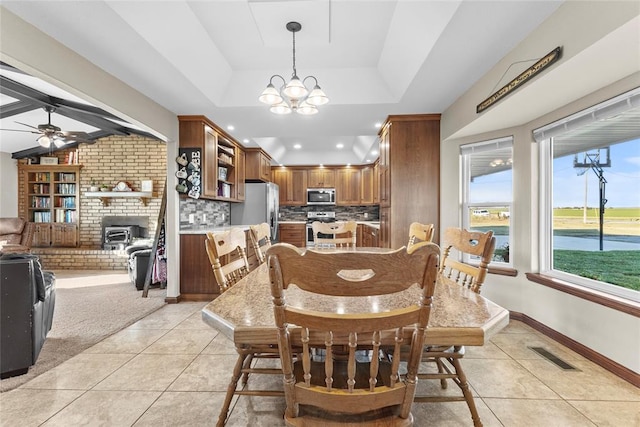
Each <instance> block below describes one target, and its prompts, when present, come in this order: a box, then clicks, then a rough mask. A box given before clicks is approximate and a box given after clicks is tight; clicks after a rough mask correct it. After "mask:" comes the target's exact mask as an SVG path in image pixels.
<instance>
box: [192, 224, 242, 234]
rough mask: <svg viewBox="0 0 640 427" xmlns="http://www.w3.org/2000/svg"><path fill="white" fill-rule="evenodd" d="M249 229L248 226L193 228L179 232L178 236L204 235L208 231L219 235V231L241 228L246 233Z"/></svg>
mask: <svg viewBox="0 0 640 427" xmlns="http://www.w3.org/2000/svg"><path fill="white" fill-rule="evenodd" d="M249 227H250V224H249V225H219V226H216V227H211V226H207V225H205V226H195V227H193V228H189V229H183V230H180V234H206V233H207V232H208V231H210V232H212V233H220V232H221V231H229V230H231V229H232V228H241V229H243V230H244V231H247V230H248V229H249Z"/></svg>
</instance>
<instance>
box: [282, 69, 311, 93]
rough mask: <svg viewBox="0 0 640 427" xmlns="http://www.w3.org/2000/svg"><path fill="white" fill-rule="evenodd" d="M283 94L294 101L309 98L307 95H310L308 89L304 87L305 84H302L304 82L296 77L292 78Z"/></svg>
mask: <svg viewBox="0 0 640 427" xmlns="http://www.w3.org/2000/svg"><path fill="white" fill-rule="evenodd" d="M282 92H283V93H284V94H285V95H287V96H288V97H289V98H293V99H300V98H304V97H305V96H307V93H309V91H308V90H307V88H306V87H305V86H304V84H302V82H301V81H300V79H299V78H298V76H296V75H294V76H293V77H291V80H290V81H289V83H287V85H286V86H285V87H284V89H283V90H282Z"/></svg>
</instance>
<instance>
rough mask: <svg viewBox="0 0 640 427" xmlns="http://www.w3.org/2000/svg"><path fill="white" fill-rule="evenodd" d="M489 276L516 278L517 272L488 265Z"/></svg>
mask: <svg viewBox="0 0 640 427" xmlns="http://www.w3.org/2000/svg"><path fill="white" fill-rule="evenodd" d="M489 274H497V275H498V276H511V277H516V276H517V275H518V270H516V269H515V268H509V267H491V265H489Z"/></svg>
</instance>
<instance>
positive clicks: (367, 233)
mask: <svg viewBox="0 0 640 427" xmlns="http://www.w3.org/2000/svg"><path fill="white" fill-rule="evenodd" d="M361 225H362V244H361V246H363V247H367V248H377V247H378V245H379V242H378V229H377V228H376V227H372V226H370V225H367V224H361Z"/></svg>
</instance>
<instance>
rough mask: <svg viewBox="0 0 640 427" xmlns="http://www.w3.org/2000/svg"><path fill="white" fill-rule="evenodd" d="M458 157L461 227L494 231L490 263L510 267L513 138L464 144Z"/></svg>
mask: <svg viewBox="0 0 640 427" xmlns="http://www.w3.org/2000/svg"><path fill="white" fill-rule="evenodd" d="M460 155H461V156H462V173H463V180H462V182H463V183H464V188H463V191H462V194H463V201H462V205H463V206H462V223H463V227H464V228H467V229H471V230H476V231H487V230H493V234H494V235H495V236H496V250H495V252H494V257H493V260H492V264H493V263H502V264H505V266H507V265H512V260H511V256H510V248H511V247H513V246H512V242H511V227H510V224H511V212H512V200H513V195H512V181H513V180H512V168H511V165H512V163H513V138H512V137H505V138H500V139H494V140H491V141H483V142H478V143H474V144H468V145H463V146H461V147H460ZM469 261H473V260H469Z"/></svg>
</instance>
